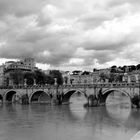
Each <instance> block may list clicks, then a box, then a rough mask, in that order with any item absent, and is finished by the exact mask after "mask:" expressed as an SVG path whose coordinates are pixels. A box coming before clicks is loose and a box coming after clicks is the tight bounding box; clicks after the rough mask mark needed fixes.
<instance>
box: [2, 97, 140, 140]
mask: <svg viewBox="0 0 140 140" xmlns="http://www.w3.org/2000/svg"><path fill="white" fill-rule="evenodd" d="M113 98H114V97H113ZM71 101H72V103H71V104H70V105H64V106H50V105H39V104H32V105H16V104H13V105H12V104H7V105H2V106H0V114H1V115H0V140H39V139H40V140H46V139H47V140H66V139H67V140H71V139H72V140H85V139H86V140H91V139H95V140H112V139H113V140H127V139H128V140H129V139H130V138H131V137H132V136H133V135H134V134H135V133H136V132H137V131H138V130H139V129H140V110H131V108H130V107H129V104H128V106H127V104H124V102H123V100H122V99H120V100H118V101H120V103H119V102H118V103H119V104H118V105H117V104H116V100H115V101H114V102H115V104H114V105H113V104H112V105H107V106H106V107H92V108H84V107H83V104H84V103H85V102H84V99H83V98H82V97H77V98H74V99H72V100H71ZM124 101H125V102H126V99H125V100H124ZM112 103H113V101H112ZM108 104H109V102H108Z"/></svg>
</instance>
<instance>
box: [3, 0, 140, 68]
mask: <svg viewBox="0 0 140 140" xmlns="http://www.w3.org/2000/svg"><path fill="white" fill-rule="evenodd" d="M139 6H140V2H138V1H133V0H120V1H114V0H98V1H92V0H69V1H66V0H59V1H57V0H30V1H29V0H24V1H19V0H12V1H8V0H4V1H3V0H0V58H1V60H3V59H2V58H6V59H20V58H23V57H34V58H35V59H36V61H37V62H38V63H40V65H39V66H41V67H43V66H46V68H48V67H50V68H60V69H61V68H62V69H67V70H69V69H93V68H94V67H109V66H111V65H124V64H125V63H126V64H132V63H134V64H138V63H140V61H139V60H140V55H139V52H140V47H139V46H140V39H139V36H140V10H139ZM2 62H3V61H2ZM43 68H44V67H43Z"/></svg>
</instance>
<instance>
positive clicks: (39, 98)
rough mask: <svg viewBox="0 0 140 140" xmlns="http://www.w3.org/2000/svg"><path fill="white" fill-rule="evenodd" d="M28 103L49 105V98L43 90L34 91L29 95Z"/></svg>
mask: <svg viewBox="0 0 140 140" xmlns="http://www.w3.org/2000/svg"><path fill="white" fill-rule="evenodd" d="M29 102H30V103H50V102H51V97H50V95H49V94H48V93H46V92H44V91H43V90H38V91H35V92H33V93H32V94H31V96H30V98H29Z"/></svg>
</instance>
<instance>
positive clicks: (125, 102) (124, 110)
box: [106, 92, 131, 121]
mask: <svg viewBox="0 0 140 140" xmlns="http://www.w3.org/2000/svg"><path fill="white" fill-rule="evenodd" d="M106 109H107V112H108V114H109V116H110V117H111V118H113V119H116V120H120V121H126V120H127V119H128V117H129V116H130V112H131V102H130V98H129V97H127V96H125V95H122V94H120V93H118V92H116V93H115V94H114V93H112V94H110V95H109V97H108V98H107V101H106Z"/></svg>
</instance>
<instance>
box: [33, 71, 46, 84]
mask: <svg viewBox="0 0 140 140" xmlns="http://www.w3.org/2000/svg"><path fill="white" fill-rule="evenodd" d="M34 74H35V79H36V84H39V85H44V84H45V83H46V75H45V73H44V72H42V71H41V70H36V71H35V72H34Z"/></svg>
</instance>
